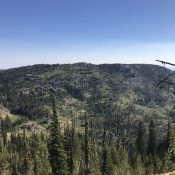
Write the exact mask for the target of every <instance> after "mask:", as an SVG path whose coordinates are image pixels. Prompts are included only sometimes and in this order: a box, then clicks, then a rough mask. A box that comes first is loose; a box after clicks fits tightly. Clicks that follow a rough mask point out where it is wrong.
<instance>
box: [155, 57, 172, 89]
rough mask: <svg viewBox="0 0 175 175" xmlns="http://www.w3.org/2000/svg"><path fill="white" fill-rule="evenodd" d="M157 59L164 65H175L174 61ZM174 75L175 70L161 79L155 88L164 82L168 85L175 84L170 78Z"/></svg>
mask: <svg viewBox="0 0 175 175" xmlns="http://www.w3.org/2000/svg"><path fill="white" fill-rule="evenodd" d="M156 61H157V62H160V63H162V64H163V65H170V66H174V67H175V64H173V63H169V62H165V61H162V60H156ZM174 75H175V72H174V71H173V72H171V73H170V74H168V75H167V76H165V77H163V78H161V80H160V81H159V82H158V83H157V85H156V88H155V90H157V88H159V87H160V85H161V84H163V83H166V84H167V85H168V86H169V85H175V83H174V82H173V81H171V80H170V78H172V77H173V76H174Z"/></svg>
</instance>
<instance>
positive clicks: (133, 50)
mask: <svg viewBox="0 0 175 175" xmlns="http://www.w3.org/2000/svg"><path fill="white" fill-rule="evenodd" d="M174 9H175V0H0V62H1V64H0V68H9V67H17V66H23V65H31V64H38V63H51V64H52V63H74V62H90V63H96V64H99V63H153V64H155V63H156V62H155V59H162V60H164V61H171V62H174V63H175V10H174Z"/></svg>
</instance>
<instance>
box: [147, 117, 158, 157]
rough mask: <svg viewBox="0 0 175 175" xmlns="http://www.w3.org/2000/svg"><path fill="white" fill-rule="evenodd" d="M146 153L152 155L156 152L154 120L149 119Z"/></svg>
mask: <svg viewBox="0 0 175 175" xmlns="http://www.w3.org/2000/svg"><path fill="white" fill-rule="evenodd" d="M147 153H148V154H151V155H152V156H154V155H155V153H156V133H155V126H154V121H153V120H151V122H150V125H149V138H148V149H147Z"/></svg>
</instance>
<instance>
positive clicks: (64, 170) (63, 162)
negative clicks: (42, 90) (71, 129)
mask: <svg viewBox="0 0 175 175" xmlns="http://www.w3.org/2000/svg"><path fill="white" fill-rule="evenodd" d="M48 151H49V161H50V164H51V167H52V174H53V175H68V174H69V173H68V165H67V158H66V153H65V150H64V146H63V139H62V135H61V127H60V123H59V121H58V117H57V111H56V103H55V99H54V98H53V117H52V123H51V129H50V137H49V143H48Z"/></svg>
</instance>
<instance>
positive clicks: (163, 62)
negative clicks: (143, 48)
mask: <svg viewBox="0 0 175 175" xmlns="http://www.w3.org/2000/svg"><path fill="white" fill-rule="evenodd" d="M156 61H157V62H160V63H162V64H164V65H165V64H168V65H171V66H175V64H172V63H169V62H165V61H161V60H156Z"/></svg>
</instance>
